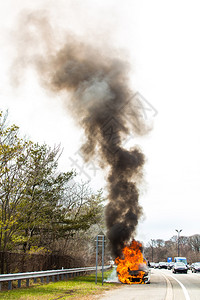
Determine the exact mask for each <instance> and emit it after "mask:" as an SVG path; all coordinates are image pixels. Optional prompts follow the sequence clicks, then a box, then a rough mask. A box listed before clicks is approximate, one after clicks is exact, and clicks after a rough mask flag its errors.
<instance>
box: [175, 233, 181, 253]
mask: <svg viewBox="0 0 200 300" xmlns="http://www.w3.org/2000/svg"><path fill="white" fill-rule="evenodd" d="M175 230H176V231H177V233H178V241H177V243H178V256H179V237H180V233H181V231H182V229H180V230H178V229H175Z"/></svg>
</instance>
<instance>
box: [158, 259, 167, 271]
mask: <svg viewBox="0 0 200 300" xmlns="http://www.w3.org/2000/svg"><path fill="white" fill-rule="evenodd" d="M167 266H168V263H167V262H166V261H160V262H159V265H158V268H159V269H167Z"/></svg>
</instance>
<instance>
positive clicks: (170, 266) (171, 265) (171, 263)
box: [167, 261, 175, 270]
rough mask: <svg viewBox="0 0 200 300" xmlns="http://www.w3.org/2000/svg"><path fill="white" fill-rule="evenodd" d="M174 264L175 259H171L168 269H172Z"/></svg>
mask: <svg viewBox="0 0 200 300" xmlns="http://www.w3.org/2000/svg"><path fill="white" fill-rule="evenodd" d="M174 264H175V263H174V262H173V261H171V262H170V263H169V264H168V267H167V269H168V270H171V269H172V268H173V266H174Z"/></svg>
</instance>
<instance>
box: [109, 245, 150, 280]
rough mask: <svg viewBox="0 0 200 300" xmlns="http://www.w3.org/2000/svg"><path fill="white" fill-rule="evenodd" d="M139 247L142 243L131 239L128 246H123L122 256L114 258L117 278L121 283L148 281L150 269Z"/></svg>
mask: <svg viewBox="0 0 200 300" xmlns="http://www.w3.org/2000/svg"><path fill="white" fill-rule="evenodd" d="M141 249H142V245H141V244H140V243H139V242H136V241H133V242H132V244H131V245H130V246H126V247H124V249H123V251H122V252H123V256H122V257H117V258H116V259H115V263H116V265H117V275H118V279H119V280H120V281H121V282H122V283H127V284H137V283H140V284H144V283H150V275H151V270H150V268H149V267H148V265H147V261H146V259H145V258H144V257H143V255H142V252H141Z"/></svg>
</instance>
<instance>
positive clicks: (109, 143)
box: [13, 14, 146, 257]
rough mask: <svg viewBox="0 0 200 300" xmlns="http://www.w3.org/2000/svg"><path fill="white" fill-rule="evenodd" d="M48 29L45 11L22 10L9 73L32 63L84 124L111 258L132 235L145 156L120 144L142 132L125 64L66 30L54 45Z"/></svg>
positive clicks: (138, 213) (117, 56)
mask: <svg viewBox="0 0 200 300" xmlns="http://www.w3.org/2000/svg"><path fill="white" fill-rule="evenodd" d="M33 27H34V28H35V30H33ZM54 33H55V32H53V30H52V28H51V26H50V25H49V23H48V20H47V18H46V16H45V15H42V14H37V15H34V14H29V15H26V14H24V15H23V18H21V20H20V27H19V28H18V32H17V34H16V36H17V40H18V41H20V43H18V57H17V59H16V60H15V64H14V66H13V74H15V77H16V75H17V77H18V79H19V70H21V69H23V68H25V67H27V66H28V65H30V64H31V65H32V66H34V67H35V68H36V70H37V72H38V74H39V78H40V81H41V83H42V85H43V86H44V87H45V88H46V89H48V90H49V91H53V92H54V93H57V94H58V93H60V95H61V97H64V101H65V103H66V107H67V108H68V110H69V111H70V113H71V114H72V115H73V117H74V119H75V120H76V122H77V123H78V124H79V125H80V126H81V127H82V128H84V132H85V143H84V144H83V145H82V152H83V154H84V159H85V161H89V160H92V159H94V156H95V155H98V158H99V160H100V165H101V167H102V168H103V169H105V172H106V174H107V176H106V177H107V189H108V204H107V206H106V224H107V236H108V238H109V240H110V243H111V248H112V252H113V255H114V256H115V257H117V256H119V255H120V254H121V250H122V248H123V247H124V246H125V244H126V243H127V242H129V241H130V240H132V239H133V238H134V234H135V230H136V227H137V224H138V220H139V218H140V217H141V215H142V208H141V206H140V205H139V202H138V199H139V191H138V188H137V183H138V181H140V180H141V176H142V166H143V164H144V161H145V158H144V155H143V153H142V152H141V151H140V149H139V148H138V147H134V148H133V149H130V150H127V149H125V148H123V146H122V144H123V141H124V139H125V138H126V137H127V136H128V135H129V134H130V133H131V132H132V133H134V135H135V136H138V135H142V134H144V133H145V132H146V128H145V125H144V123H143V120H142V118H141V116H140V113H139V110H138V108H137V106H138V103H137V102H136V100H135V99H134V97H133V96H132V95H133V92H132V91H131V90H130V87H129V78H128V76H129V63H128V61H127V60H126V59H125V58H124V57H123V55H122V54H121V53H119V52H117V51H115V50H111V48H110V47H107V48H106V47H105V46H104V47H97V48H96V47H95V40H94V42H93V44H92V43H89V42H87V41H86V40H85V39H83V38H82V39H81V38H78V37H75V36H73V35H72V34H68V35H67V34H66V36H65V38H64V42H63V40H62V42H60V43H57V42H56V41H55V40H54V36H55V35H56V34H54ZM55 39H56V38H55ZM66 138H67V133H66Z"/></svg>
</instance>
